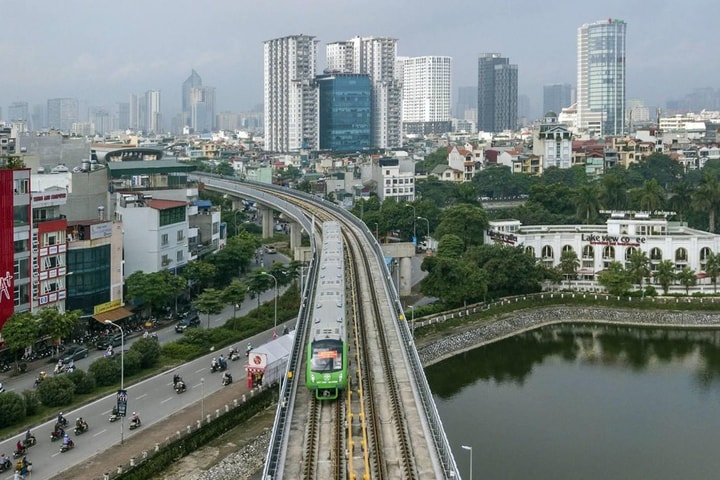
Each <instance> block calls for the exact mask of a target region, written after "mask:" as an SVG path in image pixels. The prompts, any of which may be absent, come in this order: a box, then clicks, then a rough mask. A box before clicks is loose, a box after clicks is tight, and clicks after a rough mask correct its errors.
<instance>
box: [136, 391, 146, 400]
mask: <svg viewBox="0 0 720 480" xmlns="http://www.w3.org/2000/svg"><path fill="white" fill-rule="evenodd" d="M147 396H148V394H147V393H143V394H142V395H140V396H139V397H135V400H140V399H141V398H143V397H147Z"/></svg>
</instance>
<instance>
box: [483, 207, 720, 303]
mask: <svg viewBox="0 0 720 480" xmlns="http://www.w3.org/2000/svg"><path fill="white" fill-rule="evenodd" d="M658 213H659V214H658V215H653V214H651V213H649V212H612V213H611V214H610V218H608V220H607V223H606V224H605V225H522V224H521V223H520V221H519V220H501V221H491V222H490V226H489V228H488V231H487V232H486V234H485V242H486V243H490V242H495V243H504V244H507V245H512V246H517V245H522V247H523V248H524V249H525V251H526V252H528V253H530V254H531V255H533V256H534V257H535V258H538V259H540V261H541V262H542V263H543V264H544V265H545V266H546V267H557V266H558V265H559V264H560V257H561V255H562V253H563V252H564V251H566V250H572V251H574V252H575V253H576V254H577V258H578V260H579V261H580V268H579V269H578V271H577V274H578V278H579V282H578V283H576V285H577V286H581V287H582V288H586V287H587V288H591V289H594V288H597V287H598V285H597V274H598V273H600V272H601V271H603V270H605V269H607V268H608V265H609V264H610V263H611V262H620V263H622V264H623V265H625V267H626V268H627V266H628V262H629V259H630V257H631V256H632V254H633V252H635V251H642V252H645V253H646V255H647V257H648V259H649V260H650V265H649V267H650V270H651V271H652V272H655V271H657V268H658V265H659V264H660V263H661V262H663V261H664V260H670V261H672V262H673V264H674V265H675V268H676V270H678V271H679V270H682V269H683V268H684V267H688V268H690V269H691V270H692V271H694V272H696V274H697V276H698V278H699V279H702V278H704V277H705V275H704V273H703V272H704V268H705V262H706V259H707V257H708V255H709V253H710V252H717V251H718V249H720V235H716V234H713V233H708V232H704V231H702V230H695V229H692V228H688V227H686V226H680V225H678V224H671V223H669V222H668V221H667V219H666V218H665V216H664V212H658ZM661 214H662V215H661ZM707 282H709V280H707ZM574 283H575V282H574ZM651 283H654V282H653V280H651ZM700 283H701V281H700V280H699V281H698V284H700Z"/></svg>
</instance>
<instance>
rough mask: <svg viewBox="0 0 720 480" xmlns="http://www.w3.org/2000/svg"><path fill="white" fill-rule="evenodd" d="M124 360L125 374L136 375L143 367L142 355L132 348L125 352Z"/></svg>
mask: <svg viewBox="0 0 720 480" xmlns="http://www.w3.org/2000/svg"><path fill="white" fill-rule="evenodd" d="M117 361H120V359H119V358H118V359H117ZM124 362H125V364H124V368H125V375H134V374H136V373H138V372H139V371H140V370H141V369H142V355H140V352H138V351H137V350H133V349H132V348H131V349H130V350H129V351H128V352H127V353H126V354H125V359H124Z"/></svg>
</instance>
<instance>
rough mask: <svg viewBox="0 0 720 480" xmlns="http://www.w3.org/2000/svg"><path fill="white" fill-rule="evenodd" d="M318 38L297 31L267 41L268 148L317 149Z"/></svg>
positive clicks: (266, 100) (264, 65)
mask: <svg viewBox="0 0 720 480" xmlns="http://www.w3.org/2000/svg"><path fill="white" fill-rule="evenodd" d="M316 59H317V40H315V37H312V36H308V35H293V36H288V37H282V38H276V39H273V40H267V41H266V42H265V43H264V62H263V79H264V82H263V100H264V119H265V150H267V151H271V152H292V151H299V150H302V149H311V150H316V149H317V148H318V146H319V142H318V112H317V109H318V97H317V87H316V85H315V68H316V61H317V60H316Z"/></svg>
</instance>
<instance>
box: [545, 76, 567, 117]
mask: <svg viewBox="0 0 720 480" xmlns="http://www.w3.org/2000/svg"><path fill="white" fill-rule="evenodd" d="M572 104H573V99H572V85H570V84H569V83H554V84H552V85H545V86H543V115H545V114H547V113H549V112H553V113H556V114H559V113H560V112H561V111H562V109H563V108H568V107H569V106H570V105H572Z"/></svg>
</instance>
